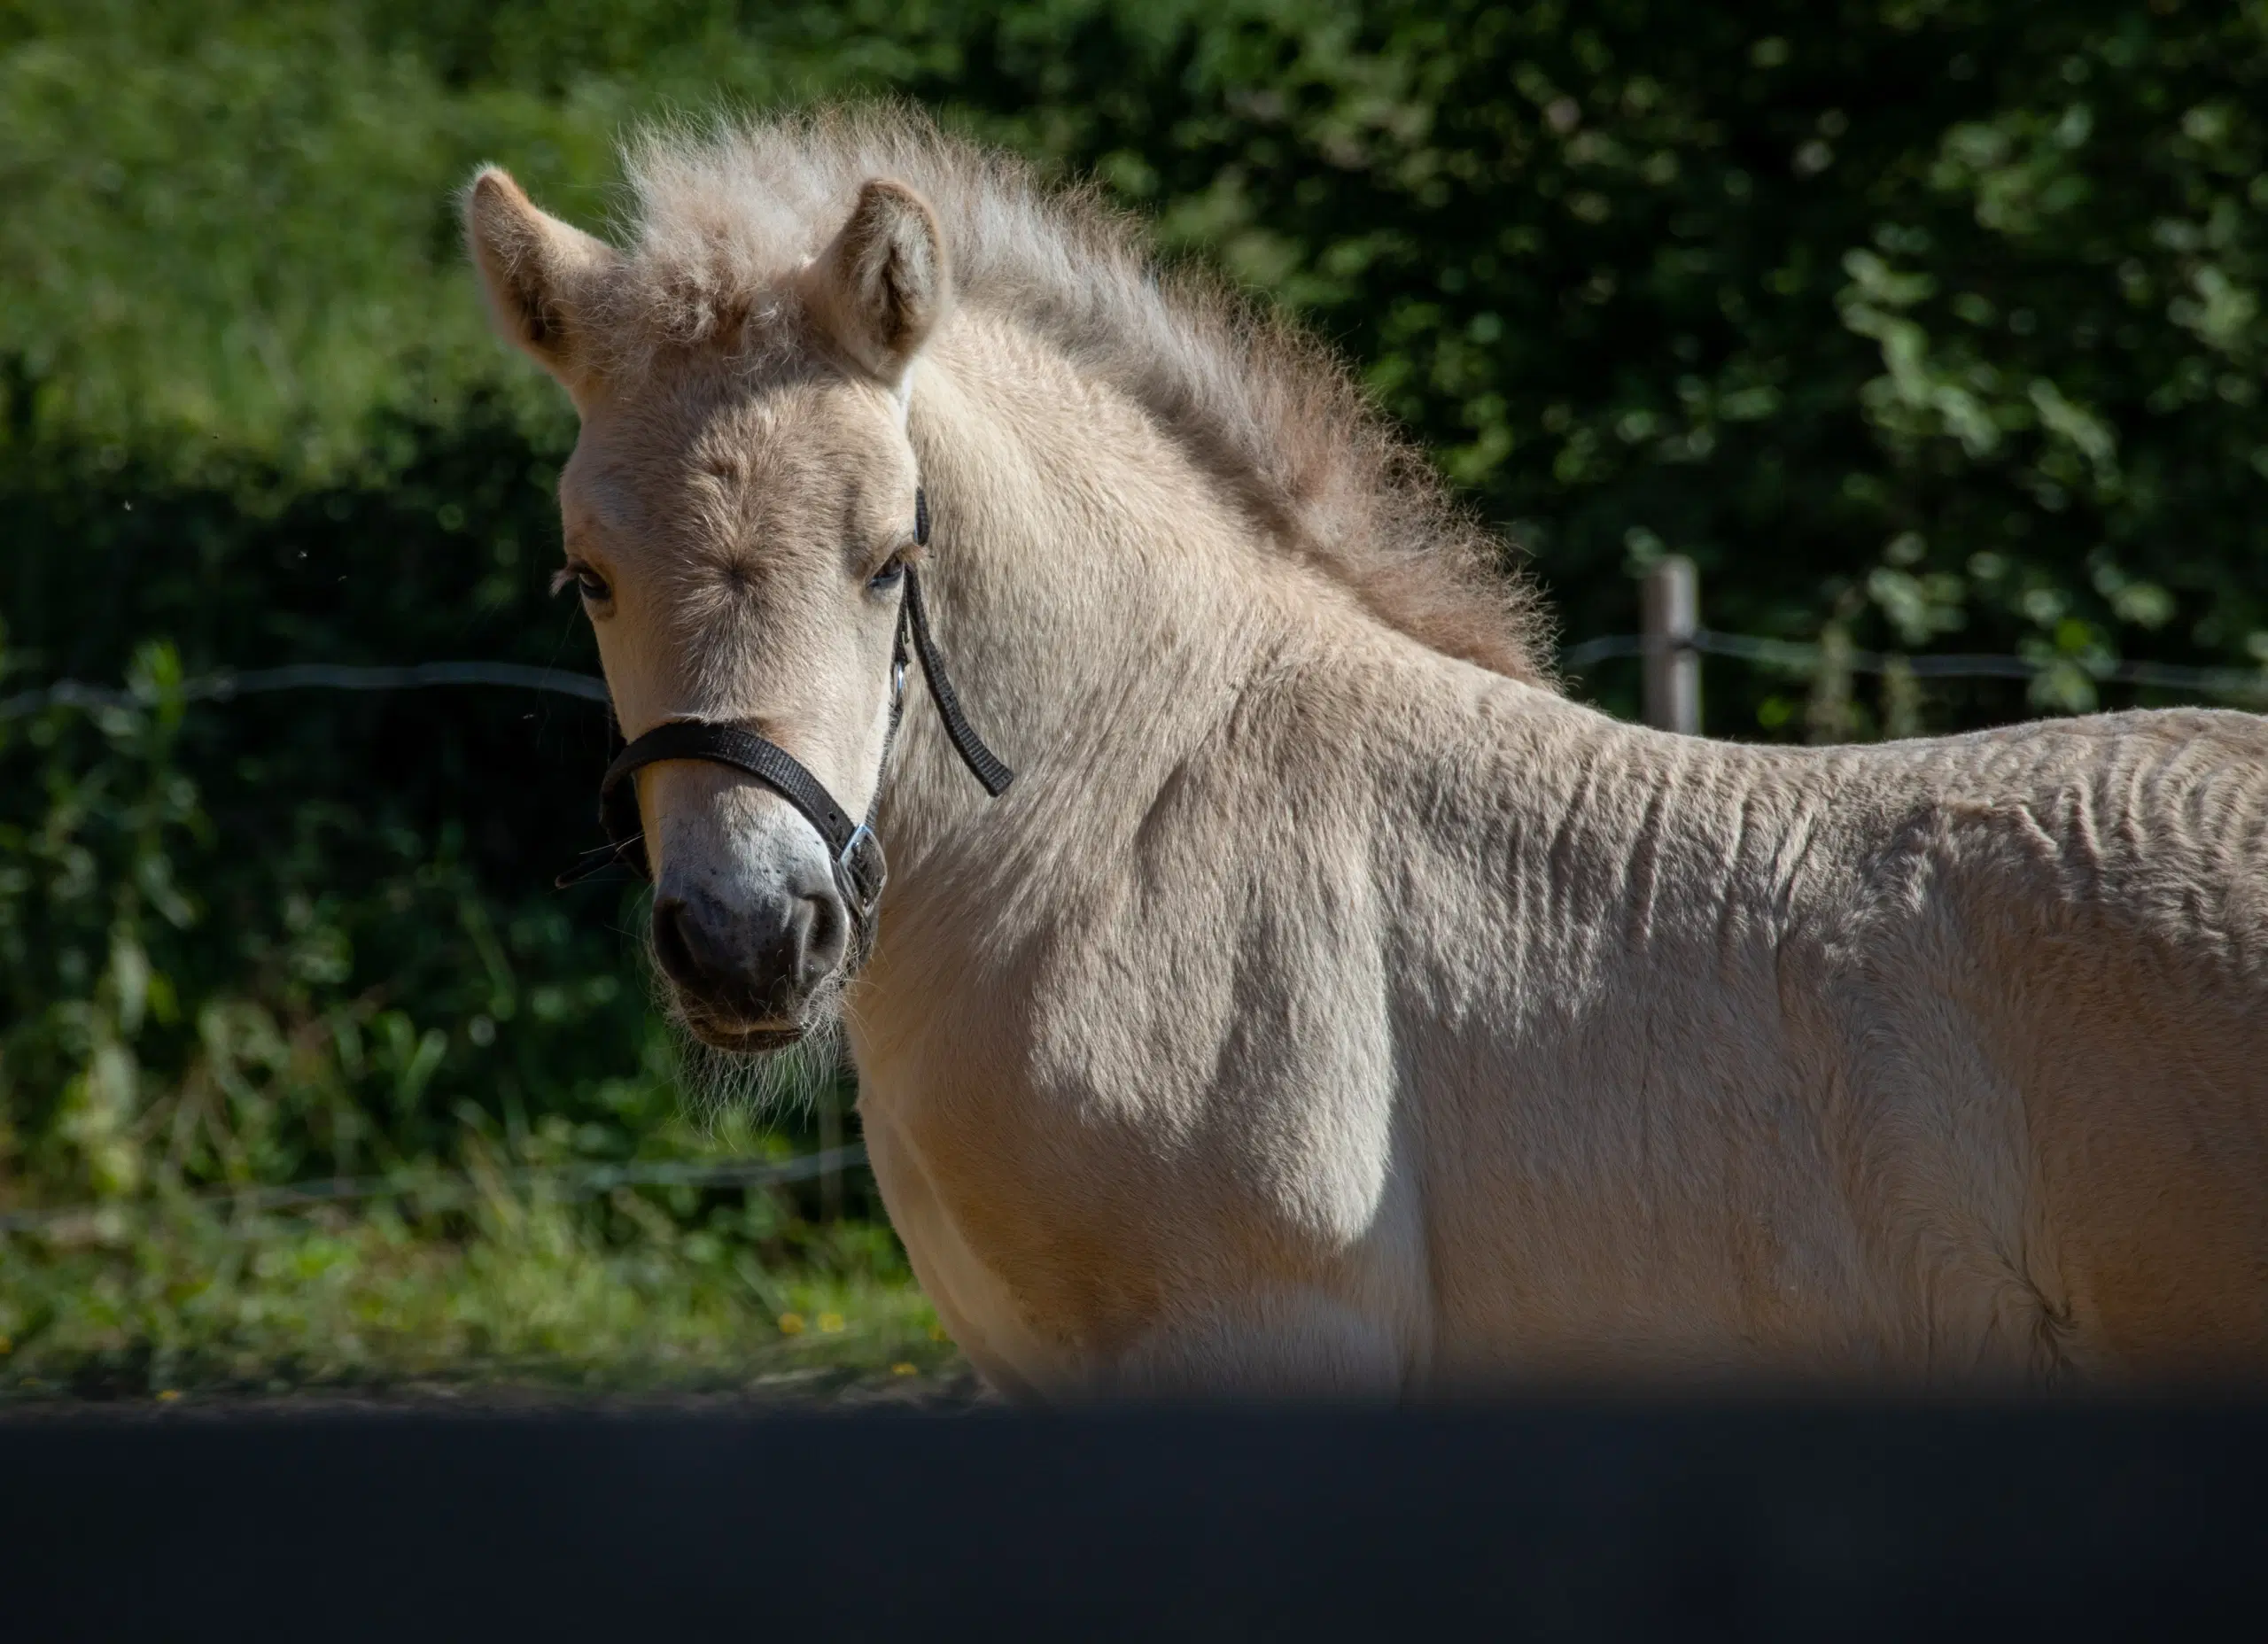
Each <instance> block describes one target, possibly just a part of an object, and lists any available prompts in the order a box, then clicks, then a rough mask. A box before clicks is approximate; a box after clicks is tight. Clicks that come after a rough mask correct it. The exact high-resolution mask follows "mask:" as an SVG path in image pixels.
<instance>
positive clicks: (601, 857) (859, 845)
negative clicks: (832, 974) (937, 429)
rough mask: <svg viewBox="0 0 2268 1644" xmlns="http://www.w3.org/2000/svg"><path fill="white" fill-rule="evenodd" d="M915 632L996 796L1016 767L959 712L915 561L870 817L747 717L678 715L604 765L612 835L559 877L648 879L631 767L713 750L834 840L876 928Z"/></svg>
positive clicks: (952, 718)
mask: <svg viewBox="0 0 2268 1644" xmlns="http://www.w3.org/2000/svg"><path fill="white" fill-rule="evenodd" d="M913 539H914V541H915V542H916V543H919V544H924V545H926V544H927V543H928V540H929V503H928V498H927V497H926V496H924V495H923V494H922V493H921V492H919V491H916V492H914V493H913ZM909 639H910V640H912V642H913V654H914V655H916V656H918V657H920V660H921V674H922V677H923V678H924V679H927V680H928V683H929V697H930V700H931V701H933V702H936V704H937V717H939V718H940V719H942V720H944V725H945V735H946V736H947V737H948V738H950V739H951V742H952V745H953V751H954V752H955V753H957V754H959V756H960V757H961V763H962V764H965V765H967V767H968V768H969V772H970V773H971V774H972V775H974V776H975V778H976V779H977V780H978V781H979V782H981V783H983V786H984V791H985V792H986V793H987V794H990V795H991V796H992V797H993V798H995V799H998V797H999V796H1000V795H1001V794H1003V793H1004V792H1006V789H1007V787H1008V784H1009V783H1010V782H1012V781H1014V779H1015V772H1013V771H1011V770H1009V769H1008V767H1007V766H1006V765H1004V764H1001V763H1000V761H999V760H998V758H997V757H995V756H994V755H993V752H992V750H991V749H990V748H987V747H985V745H984V741H983V738H981V737H979V736H978V735H977V734H976V733H975V731H974V730H972V729H970V727H969V723H968V720H967V717H965V716H964V715H963V714H962V713H961V710H960V699H959V697H957V696H955V695H954V694H953V687H952V682H951V680H950V679H946V678H945V659H944V656H943V655H941V654H940V653H939V652H938V650H937V641H936V639H935V638H934V637H933V636H932V635H931V634H930V632H929V613H928V609H927V608H926V607H924V606H923V604H922V603H921V578H920V573H918V572H917V571H916V570H914V569H913V566H911V565H908V566H907V567H906V568H905V593H904V594H903V595H902V596H901V597H900V599H899V601H898V607H897V638H896V639H895V640H892V642H891V647H890V665H889V730H888V731H887V732H886V733H884V734H883V737H882V765H881V767H878V768H877V771H876V773H875V778H874V803H872V804H869V805H868V806H867V808H866V820H865V821H864V822H853V821H852V820H851V819H850V812H849V811H847V810H843V807H842V806H841V805H839V804H837V803H835V795H832V794H830V793H828V792H827V785H826V784H825V783H823V782H821V781H820V780H819V779H818V778H817V777H815V776H813V775H812V773H811V772H809V771H808V770H806V769H804V764H803V762H802V761H800V760H798V759H797V758H796V756H794V755H793V754H790V753H789V752H788V750H787V749H786V748H782V747H781V746H780V744H779V743H777V742H774V741H771V740H770V739H769V738H766V737H764V736H760V735H758V734H757V733H756V732H754V731H752V730H750V729H749V728H748V727H747V726H745V725H712V724H710V723H707V722H706V721H703V720H699V719H672V720H668V721H665V722H664V723H663V724H661V725H656V726H655V727H654V728H653V729H652V730H650V731H649V732H647V733H646V734H645V735H643V736H641V737H640V738H638V740H637V741H633V742H632V743H631V744H630V745H629V746H628V747H626V748H624V749H623V750H622V751H621V752H620V753H618V754H617V755H616V756H614V763H613V764H610V765H609V766H607V768H606V775H605V776H603V777H602V778H601V779H599V820H600V822H601V823H602V824H603V825H604V826H605V828H606V836H607V838H608V839H610V841H613V842H612V843H611V844H607V845H602V846H600V847H599V848H598V849H595V850H591V851H586V853H584V857H583V860H582V861H580V862H579V863H578V864H576V865H575V866H573V867H571V868H570V869H568V870H567V872H564V873H562V874H561V875H560V876H559V879H558V881H557V882H558V884H559V885H560V886H561V887H562V888H565V887H566V886H569V885H572V884H575V883H578V882H579V881H580V880H586V879H588V878H590V877H591V875H593V874H594V873H597V872H602V871H603V870H604V869H606V868H608V867H610V866H611V865H614V864H615V863H617V862H621V863H623V864H625V865H627V866H628V867H629V868H630V869H631V870H632V871H633V872H635V873H636V874H638V875H639V877H640V878H641V879H650V878H652V877H653V872H652V869H651V867H650V866H649V864H648V862H647V860H646V836H645V834H644V833H643V832H642V831H641V826H640V824H639V820H638V787H637V784H636V783H634V782H632V781H630V780H629V778H630V776H631V774H632V773H633V772H637V771H639V770H641V769H643V768H644V767H645V766H647V765H650V764H660V763H661V762H662V761H663V760H665V759H706V760H708V761H710V762H711V764H720V765H728V766H730V767H731V768H732V769H733V770H735V771H738V772H743V773H744V774H746V775H749V776H752V777H754V778H755V779H757V781H759V782H761V783H763V784H764V785H765V787H768V788H770V789H771V790H772V791H773V793H775V794H777V795H780V797H781V798H782V799H784V800H786V801H787V802H788V803H789V804H791V805H793V806H795V808H796V810H799V811H801V812H803V814H804V819H805V820H806V821H808V822H810V824H811V825H812V826H813V827H814V828H816V829H818V830H819V837H820V838H821V839H823V840H825V841H827V857H828V860H829V861H830V862H831V863H832V865H833V866H834V870H835V888H836V889H837V890H838V891H839V892H841V893H842V896H843V905H844V906H845V907H846V908H848V909H849V910H850V917H851V918H852V919H854V920H855V921H857V923H858V929H859V934H861V936H866V935H868V934H871V927H872V926H873V924H874V910H875V908H876V906H877V905H878V904H879V903H881V901H882V884H883V881H884V880H886V879H887V878H888V877H889V865H888V864H887V863H885V862H884V861H883V859H882V844H881V841H878V840H876V839H875V838H874V810H875V807H876V806H879V805H880V804H881V803H882V774H881V771H882V768H887V766H888V765H889V752H890V748H891V746H892V745H893V744H894V743H895V742H896V741H897V725H898V720H899V718H900V717H902V716H903V715H904V713H905V662H906V655H905V654H906V648H907V640H909Z"/></svg>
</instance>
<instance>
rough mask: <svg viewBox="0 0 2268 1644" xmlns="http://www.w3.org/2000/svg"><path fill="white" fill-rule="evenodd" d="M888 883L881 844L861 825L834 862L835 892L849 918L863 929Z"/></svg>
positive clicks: (854, 829)
mask: <svg viewBox="0 0 2268 1644" xmlns="http://www.w3.org/2000/svg"><path fill="white" fill-rule="evenodd" d="M888 882H889V863H888V862H887V861H886V860H884V858H883V857H882V841H880V840H878V839H876V838H875V837H874V829H872V828H870V827H868V826H866V824H865V823H864V822H861V823H860V824H858V826H857V827H855V828H853V829H852V830H851V831H850V838H849V839H848V840H847V841H844V842H843V854H842V855H841V856H839V857H835V889H837V890H838V891H840V892H841V893H842V894H843V901H844V902H845V903H848V904H849V906H850V912H851V915H852V917H854V918H855V919H858V922H859V923H860V924H861V925H864V924H866V922H867V921H869V920H871V919H873V918H874V909H875V907H876V906H877V905H878V904H879V903H881V901H882V887H883V886H884V885H885V884H887V883H888Z"/></svg>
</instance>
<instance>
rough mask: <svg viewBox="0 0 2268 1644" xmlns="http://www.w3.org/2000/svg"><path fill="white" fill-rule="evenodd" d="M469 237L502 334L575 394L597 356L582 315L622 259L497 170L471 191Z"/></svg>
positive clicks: (485, 172)
mask: <svg viewBox="0 0 2268 1644" xmlns="http://www.w3.org/2000/svg"><path fill="white" fill-rule="evenodd" d="M464 237H465V244H466V246H467V248H468V249H469V250H470V252H472V260H473V263H474V266H475V267H477V268H478V269H479V270H480V283H481V287H482V289H483V290H484V291H485V292H486V293H487V297H488V312H489V315H490V317H491V318H492V319H493V321H494V322H495V325H496V330H497V331H498V333H499V334H500V335H501V336H502V337H504V339H505V340H506V341H507V342H509V343H513V344H515V345H517V346H519V347H521V348H523V349H525V350H526V351H527V352H528V353H530V354H531V355H532V356H533V357H534V358H535V360H536V361H537V363H538V364H540V365H541V366H542V367H543V368H544V369H545V370H547V371H548V372H550V373H551V374H552V376H555V377H557V378H558V379H559V381H560V383H561V384H563V386H564V387H565V388H566V389H567V391H568V392H569V393H571V394H572V393H574V392H576V390H577V386H578V384H579V383H580V382H581V381H582V380H583V379H584V378H585V377H586V375H587V368H588V363H589V354H590V350H589V338H588V337H587V336H586V335H584V334H583V328H582V324H581V315H580V312H579V311H580V310H582V309H584V308H585V307H586V301H587V294H588V292H589V291H590V290H591V287H592V285H593V284H594V283H595V282H596V281H597V280H598V279H599V278H601V277H602V276H603V275H605V274H606V273H607V272H608V271H609V270H610V269H611V268H613V267H614V266H615V264H616V263H617V261H618V260H619V259H618V258H617V255H616V253H615V251H614V248H613V247H611V246H610V245H608V244H606V243H605V242H604V241H602V240H596V239H594V238H592V237H590V236H589V235H587V234H586V233H584V232H583V231H582V230H581V229H577V228H572V227H570V226H569V225H568V224H566V223H563V222H562V221H559V219H558V218H556V217H554V216H551V215H549V214H548V213H545V212H542V211H540V210H538V209H537V208H536V206H535V203H534V202H533V201H532V200H531V199H529V198H528V197H527V196H526V195H525V194H524V193H523V192H522V191H521V189H520V185H519V184H518V183H517V182H513V181H512V179H511V176H510V174H509V173H507V172H505V171H503V170H501V169H500V168H498V167H494V166H485V167H482V168H481V170H480V173H479V174H478V176H476V177H474V178H473V180H472V186H471V187H470V189H468V190H465V197H464Z"/></svg>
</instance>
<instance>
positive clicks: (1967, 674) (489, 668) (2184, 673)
mask: <svg viewBox="0 0 2268 1644" xmlns="http://www.w3.org/2000/svg"><path fill="white" fill-rule="evenodd" d="M1656 643H1658V641H1656V640H1649V639H1648V638H1647V637H1646V636H1645V635H1644V634H1640V633H1615V634H1605V635H1602V636H1600V637H1599V638H1597V639H1593V640H1582V641H1581V643H1579V644H1575V645H1571V646H1569V647H1568V648H1566V649H1565V651H1563V652H1561V653H1560V656H1559V664H1560V666H1561V667H1562V668H1563V669H1564V670H1565V671H1567V672H1569V673H1573V674H1580V673H1581V672H1582V671H1583V670H1584V669H1586V668H1588V667H1590V666H1592V665H1593V664H1594V663H1602V662H1608V661H1612V660H1613V659H1615V658H1618V657H1631V656H1643V655H1646V653H1647V650H1648V648H1649V647H1650V646H1651V645H1653V644H1656ZM1673 643H1677V642H1673ZM1678 648H1681V649H1690V650H1695V651H1698V652H1700V653H1702V654H1703V655H1708V656H1722V657H1725V658H1728V660H1731V661H1736V662H1744V663H1757V664H1759V666H1762V667H1767V668H1784V669H1786V670H1788V671H1790V672H1795V673H1814V672H1816V671H1818V669H1819V667H1820V665H1821V661H1822V659H1823V658H1824V657H1825V655H1826V649H1825V648H1824V647H1822V646H1821V645H1818V644H1815V643H1813V642H1811V641H1807V640H1770V639H1766V638H1764V637H1762V636H1761V635H1759V634H1750V633H1724V632H1719V631H1718V630H1716V629H1713V628H1703V629H1698V630H1697V631H1696V632H1694V634H1693V636H1692V638H1691V639H1690V640H1686V641H1683V642H1682V644H1679V646H1678ZM1837 660H1838V665H1840V666H1841V667H1843V668H1845V669H1847V670H1848V671H1851V672H1852V673H1866V674H1881V673H1888V672H1890V671H1892V670H1894V669H1903V670H1905V671H1907V673H1908V674H1910V675H1911V676H1912V677H1913V678H1915V679H2038V678H2039V676H2040V675H2042V674H2045V673H2052V672H2055V671H2061V670H2064V669H2071V670H2076V671H2078V672H2080V673H2082V674H2084V675H2085V676H2086V677H2087V678H2088V679H2092V680H2093V681H2095V683H2097V684H2099V685H2139V686H2148V687H2152V688H2155V689H2157V690H2163V691H2179V692H2183V693H2186V694H2192V695H2197V696H2218V697H2228V698H2233V699H2235V700H2238V701H2244V702H2268V671H2248V670H2245V669H2241V668H2194V667H2189V666H2186V665H2184V664H2181V663H2142V662H2117V663H2109V662H2101V663H2099V662H2088V661H2085V660H2084V659H2081V658H2077V657H2057V658H2054V659H2052V660H2048V661H2040V660H2038V659H2035V658H2033V657H2029V656H2005V655H1990V654H1985V653H1980V652H1939V653H1934V654H1933V653H1930V652H1921V653H1915V654H1907V653H1904V652H1894V651H1859V650H1853V651H1848V652H1845V653H1844V654H1843V655H1842V656H1841V657H1840V658H1838V659H1837ZM431 686H505V687H508V688H510V689H515V690H524V691H544V692H548V693H550V694H554V695H558V696H572V697H576V698H578V699H579V700H580V701H583V702H607V701H609V700H610V699H609V697H608V695H607V688H606V681H605V680H603V679H598V678H596V677H595V676H594V675H591V674H584V673H568V672H565V671H562V670H559V669H556V668H536V667H531V666H529V665H527V664H525V663H418V664H416V665H415V666H410V667H399V668H356V667H344V666H338V665H335V664H331V663H299V664H295V665H292V666H290V667H283V668H254V669H248V670H246V671H243V672H241V673H239V672H229V671H223V672H220V673H211V674H206V675H203V676H201V677H199V678H198V679H189V680H185V681H183V683H182V684H181V685H180V686H178V687H177V688H176V691H175V693H173V694H177V695H178V696H179V697H180V699H181V700H182V701H183V702H233V701H234V700H236V699H237V697H240V696H256V695H260V694H263V693H266V692H271V691H305V690H324V691H404V690H419V689H424V688H428V687H431ZM159 700H160V698H159V695H158V694H154V693H151V692H149V691H146V690H133V689H128V688H124V687H120V686H100V685H87V684H83V683H82V682H81V681H79V680H76V679H62V680H58V681H57V682H56V683H54V684H52V685H47V686H40V687H38V688H36V689H34V690H28V691H19V692H18V693H16V694H14V695H12V696H0V719H17V718H21V717H25V716H26V715H29V714H35V713H40V712H43V711H44V710H47V709H50V708H76V709H87V710H92V709H104V708H137V707H138V708H147V707H151V706H154V705H155V704H156V703H157V702H158V701H159Z"/></svg>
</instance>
